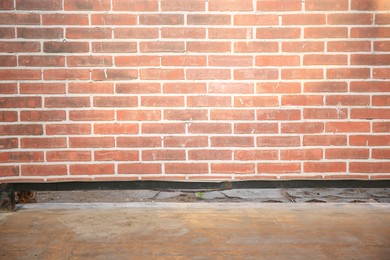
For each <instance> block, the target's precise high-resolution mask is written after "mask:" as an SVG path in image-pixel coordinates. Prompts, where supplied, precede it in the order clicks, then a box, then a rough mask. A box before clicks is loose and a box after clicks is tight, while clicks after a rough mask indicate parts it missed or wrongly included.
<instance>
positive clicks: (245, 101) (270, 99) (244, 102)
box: [234, 96, 279, 107]
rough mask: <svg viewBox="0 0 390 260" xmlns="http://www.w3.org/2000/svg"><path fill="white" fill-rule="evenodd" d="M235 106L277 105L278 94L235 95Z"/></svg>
mask: <svg viewBox="0 0 390 260" xmlns="http://www.w3.org/2000/svg"><path fill="white" fill-rule="evenodd" d="M234 106H235V107H277V106H279V100H278V97H276V96H238V97H234Z"/></svg>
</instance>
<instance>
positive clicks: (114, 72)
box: [91, 69, 138, 81]
mask: <svg viewBox="0 0 390 260" xmlns="http://www.w3.org/2000/svg"><path fill="white" fill-rule="evenodd" d="M91 78H92V80H98V81H103V80H132V79H137V78H138V71H137V70H135V69H105V70H97V69H96V70H92V73H91Z"/></svg>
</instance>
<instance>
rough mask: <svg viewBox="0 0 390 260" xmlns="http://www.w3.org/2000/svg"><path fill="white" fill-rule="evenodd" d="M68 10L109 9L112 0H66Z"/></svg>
mask: <svg viewBox="0 0 390 260" xmlns="http://www.w3.org/2000/svg"><path fill="white" fill-rule="evenodd" d="M64 7H65V8H64V9H65V10H66V11H109V10H110V8H111V7H110V0H99V1H94V0H64Z"/></svg>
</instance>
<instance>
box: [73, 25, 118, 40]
mask: <svg viewBox="0 0 390 260" xmlns="http://www.w3.org/2000/svg"><path fill="white" fill-rule="evenodd" d="M111 35H112V29H111V28H73V27H72V28H67V29H66V38H68V39H109V38H111Z"/></svg>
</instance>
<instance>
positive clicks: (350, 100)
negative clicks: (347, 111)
mask: <svg viewBox="0 0 390 260" xmlns="http://www.w3.org/2000/svg"><path fill="white" fill-rule="evenodd" d="M326 105H328V106H368V105H370V96H365V95H364V96H360V95H359V96H353V95H345V96H344V95H343V96H342V95H337V96H336V95H329V96H326Z"/></svg>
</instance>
